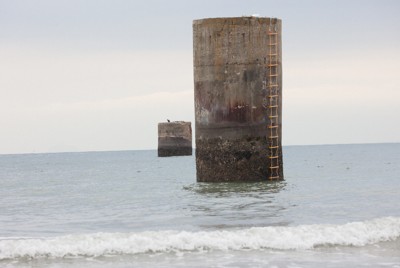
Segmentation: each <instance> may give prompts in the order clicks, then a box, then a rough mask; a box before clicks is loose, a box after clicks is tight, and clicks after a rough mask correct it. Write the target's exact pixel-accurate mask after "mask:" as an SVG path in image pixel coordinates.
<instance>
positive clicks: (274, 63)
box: [266, 19, 281, 180]
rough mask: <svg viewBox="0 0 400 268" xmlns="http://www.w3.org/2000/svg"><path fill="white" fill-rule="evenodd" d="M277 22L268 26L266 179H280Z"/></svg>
mask: <svg viewBox="0 0 400 268" xmlns="http://www.w3.org/2000/svg"><path fill="white" fill-rule="evenodd" d="M277 27H278V26H277V23H276V22H275V24H273V23H272V19H271V21H270V24H269V26H268V61H267V75H266V76H267V83H266V89H267V99H266V100H267V114H268V120H267V122H268V126H267V127H268V134H267V135H268V136H267V137H268V149H269V150H268V152H269V154H268V158H269V164H268V165H269V166H268V169H269V175H268V180H280V179H281V174H280V170H281V163H280V159H281V158H280V153H281V148H280V146H281V145H280V127H279V121H280V120H279V95H280V94H279V84H278V75H279V68H278V67H279V62H278V59H279V57H278V56H279V55H278V53H279V51H278V29H277Z"/></svg>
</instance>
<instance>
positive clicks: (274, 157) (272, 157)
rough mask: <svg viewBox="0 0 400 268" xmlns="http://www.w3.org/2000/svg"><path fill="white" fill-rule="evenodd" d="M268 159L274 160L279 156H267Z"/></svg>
mask: <svg viewBox="0 0 400 268" xmlns="http://www.w3.org/2000/svg"><path fill="white" fill-rule="evenodd" d="M268 158H269V159H276V158H279V155H274V156H268Z"/></svg>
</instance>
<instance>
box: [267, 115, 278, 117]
mask: <svg viewBox="0 0 400 268" xmlns="http://www.w3.org/2000/svg"><path fill="white" fill-rule="evenodd" d="M278 117H279V115H270V116H268V118H278Z"/></svg>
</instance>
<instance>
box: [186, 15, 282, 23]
mask: <svg viewBox="0 0 400 268" xmlns="http://www.w3.org/2000/svg"><path fill="white" fill-rule="evenodd" d="M271 21H272V22H280V23H281V22H282V21H281V20H280V19H278V18H269V17H256V16H243V17H221V18H204V19H197V20H194V21H193V25H196V24H219V23H221V24H226V23H230V24H232V25H247V24H248V23H260V24H264V23H270V22H271Z"/></svg>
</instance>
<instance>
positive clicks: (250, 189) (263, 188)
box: [184, 181, 286, 197]
mask: <svg viewBox="0 0 400 268" xmlns="http://www.w3.org/2000/svg"><path fill="white" fill-rule="evenodd" d="M285 186H286V182H285V181H277V182H269V181H267V182H221V183H206V182H200V183H195V184H191V185H189V186H185V187H184V190H188V191H192V192H194V193H197V194H201V195H208V196H209V197H226V196H231V195H252V196H256V197H257V196H264V195H269V194H276V193H278V192H279V191H281V190H283V189H284V188H285Z"/></svg>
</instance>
